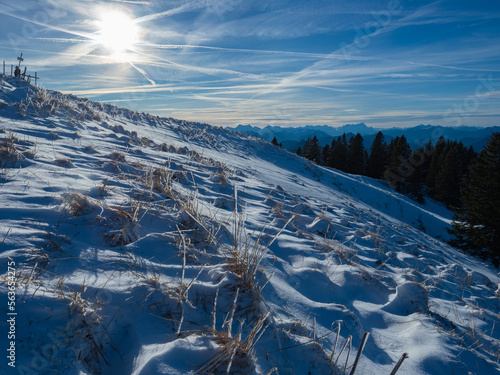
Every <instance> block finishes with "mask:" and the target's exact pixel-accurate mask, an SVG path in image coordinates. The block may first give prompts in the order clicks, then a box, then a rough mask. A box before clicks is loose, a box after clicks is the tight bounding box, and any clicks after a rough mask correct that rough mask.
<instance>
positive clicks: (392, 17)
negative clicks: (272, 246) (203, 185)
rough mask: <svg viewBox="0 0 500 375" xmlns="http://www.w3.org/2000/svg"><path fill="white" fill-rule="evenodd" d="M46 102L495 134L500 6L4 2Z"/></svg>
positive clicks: (248, 120)
mask: <svg viewBox="0 0 500 375" xmlns="http://www.w3.org/2000/svg"><path fill="white" fill-rule="evenodd" d="M0 25H1V26H0V28H1V31H2V32H1V33H0V60H6V63H7V64H12V63H16V57H17V56H19V53H21V52H23V54H24V55H23V56H24V57H25V61H24V62H23V64H24V63H25V64H26V65H27V66H28V69H29V71H31V72H34V71H37V73H38V75H39V76H40V77H41V84H42V86H43V87H45V88H47V89H53V90H59V91H63V92H67V93H74V94H76V95H79V96H84V97H88V98H89V99H92V100H98V101H103V102H108V103H112V104H116V105H118V106H123V107H128V108H131V109H133V110H138V111H141V112H149V113H154V114H158V115H161V116H166V117H175V118H180V119H185V120H193V121H199V122H207V123H210V124H213V125H221V126H227V125H229V126H231V125H237V124H252V125H258V126H265V125H281V126H299V125H306V124H309V125H310V124H328V125H333V126H340V125H343V124H348V123H359V122H365V123H366V124H367V125H370V126H375V127H391V126H401V127H406V126H413V125H419V124H434V125H448V126H452V125H455V126H458V125H477V126H493V125H500V121H499V119H500V105H499V104H500V2H499V1H496V0H495V1H483V0H476V1H470V0H467V1H460V0H451V1H416V0H413V1H409V0H389V1H378V0H370V1H368V0H361V1H354V0H351V1H346V0H339V1H333V0H328V1H327V0H312V1H298V0H296V1H285V0H252V1H250V0H245V1H243V0H204V1H182V0H167V1H155V0H123V1H120V0H115V1H86V0H79V1H74V0H38V1H32V0H23V1H22V2H21V1H17V2H13V1H9V2H6V1H2V4H1V7H0Z"/></svg>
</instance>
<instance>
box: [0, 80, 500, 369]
mask: <svg viewBox="0 0 500 375" xmlns="http://www.w3.org/2000/svg"><path fill="white" fill-rule="evenodd" d="M0 157H1V171H0V172H1V174H0V189H1V190H0V191H1V194H0V223H1V224H0V243H1V248H0V260H1V261H0V272H1V274H2V275H3V278H4V282H3V283H2V284H1V288H0V293H1V298H0V314H2V315H3V316H4V318H3V319H4V322H5V323H3V329H2V330H1V331H2V332H4V337H3V338H2V340H0V342H2V343H3V346H4V348H2V349H3V350H4V353H5V352H8V350H7V349H9V345H10V340H9V339H8V338H7V336H8V332H9V329H11V326H12V325H10V323H9V322H7V320H8V319H9V318H11V317H12V316H13V315H8V313H9V312H10V313H12V312H14V313H16V314H17V315H15V325H14V329H15V345H14V346H15V363H14V364H15V368H13V367H10V366H9V363H11V364H12V360H11V359H8V358H5V356H4V359H3V360H2V363H0V366H1V370H0V373H2V374H16V373H20V374H134V375H138V374H209V373H214V374H225V373H231V374H254V373H255V374H269V375H270V374H280V375H284V374H304V375H307V374H342V373H344V371H345V373H347V374H349V373H351V371H352V369H353V368H352V367H351V366H352V365H353V363H354V360H355V357H356V354H357V351H358V347H359V345H360V343H361V339H362V337H363V334H364V333H365V332H368V333H369V336H368V340H367V343H366V346H365V347H364V350H363V352H362V355H361V357H360V360H359V363H358V365H357V368H356V370H355V374H389V373H390V372H391V371H392V369H393V368H394V366H395V365H396V362H397V361H398V360H399V358H400V357H401V356H402V355H403V353H407V354H408V358H407V359H406V360H405V361H404V362H403V364H402V366H401V368H400V370H399V371H398V374H406V375H416V374H455V375H457V374H494V373H500V371H499V370H500V366H499V364H498V360H499V357H500V346H499V339H500V324H498V323H499V322H498V320H499V313H500V308H499V307H500V300H499V282H500V280H499V275H498V270H497V269H495V268H494V267H492V266H490V265H485V264H483V263H481V262H479V261H478V260H476V259H474V258H471V257H469V256H467V255H465V254H463V253H461V252H459V251H457V250H455V249H453V248H451V247H450V246H448V245H447V244H446V243H445V242H443V240H446V239H447V234H446V230H445V228H446V226H447V225H448V224H449V221H450V218H451V213H450V212H449V211H448V210H446V209H445V208H443V207H442V206H441V205H439V204H436V203H434V202H428V203H427V204H426V205H419V204H417V203H415V202H413V201H411V200H409V199H407V198H405V197H403V196H401V195H399V194H397V193H395V192H393V191H392V190H391V189H389V188H387V187H386V186H385V185H384V184H383V183H381V182H380V181H376V180H372V179H370V178H366V177H360V176H354V175H349V174H345V173H341V172H338V171H335V170H330V169H326V168H322V167H319V166H317V165H314V164H312V163H310V162H309V161H306V160H304V159H302V158H299V157H297V156H295V155H293V154H290V153H288V152H285V151H283V150H281V149H279V148H277V147H274V146H271V145H270V144H269V143H266V142H263V141H261V140H257V139H254V138H251V137H248V136H245V135H242V134H239V133H234V132H228V131H225V130H224V129H221V128H215V127H211V126H209V125H204V124H195V123H189V122H184V121H180V120H175V119H171V118H159V117H155V116H150V115H147V114H138V113H134V112H130V111H128V110H124V109H119V108H116V107H114V106H107V105H102V104H100V103H93V102H90V101H87V100H85V99H80V98H76V97H74V96H64V95H62V94H59V93H55V92H50V91H43V90H40V91H37V90H35V89H34V88H32V87H30V86H28V85H27V84H25V83H24V82H21V81H19V80H16V79H11V78H8V79H3V80H2V81H1V84H0ZM2 241H3V242H2ZM8 262H11V263H10V264H11V265H12V264H14V263H15V266H14V267H13V268H15V269H16V299H15V305H12V304H11V305H10V306H9V305H8V301H9V300H8V294H7V293H8V281H10V280H12V278H9V273H8V270H9V268H8ZM9 307H11V308H12V309H11V310H9ZM339 331H340V334H339V335H337V333H338V332H339ZM344 346H345V347H344ZM351 347H352V348H351ZM343 348H344V349H343ZM342 349H343V350H342ZM333 351H334V353H333V355H332V352H333ZM346 366H347V369H346V368H345V367H346Z"/></svg>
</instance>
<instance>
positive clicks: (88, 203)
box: [63, 192, 97, 216]
mask: <svg viewBox="0 0 500 375" xmlns="http://www.w3.org/2000/svg"><path fill="white" fill-rule="evenodd" d="M63 200H64V204H65V207H66V210H67V211H68V212H69V213H70V214H71V215H73V216H82V215H85V214H88V213H89V212H92V211H93V210H94V209H95V208H96V207H97V205H96V204H95V203H94V202H93V200H92V198H89V197H87V196H85V195H83V194H81V193H77V192H75V193H69V194H64V195H63Z"/></svg>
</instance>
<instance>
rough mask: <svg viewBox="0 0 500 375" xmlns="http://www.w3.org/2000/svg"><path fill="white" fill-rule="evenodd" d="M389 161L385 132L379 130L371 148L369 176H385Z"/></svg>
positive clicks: (368, 166) (367, 172) (367, 168)
mask: <svg viewBox="0 0 500 375" xmlns="http://www.w3.org/2000/svg"><path fill="white" fill-rule="evenodd" d="M387 162H388V150H387V144H386V143H385V140H384V134H382V132H378V133H377V135H376V136H375V139H374V140H373V143H372V146H371V148H370V155H369V158H368V164H367V167H366V175H367V176H368V177H372V178H378V179H381V178H382V177H383V176H384V170H385V167H386V165H387Z"/></svg>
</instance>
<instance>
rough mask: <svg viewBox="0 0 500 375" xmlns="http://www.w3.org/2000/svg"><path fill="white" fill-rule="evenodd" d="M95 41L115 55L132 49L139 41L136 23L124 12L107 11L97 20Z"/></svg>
mask: <svg viewBox="0 0 500 375" xmlns="http://www.w3.org/2000/svg"><path fill="white" fill-rule="evenodd" d="M97 27H98V32H97V33H96V34H95V41H96V42H97V43H98V44H100V45H101V46H102V47H104V48H105V49H106V50H108V51H109V53H110V55H112V56H114V57H116V56H120V55H124V54H126V52H127V51H131V50H133V49H134V46H135V44H136V43H137V42H138V41H139V28H138V26H137V24H136V23H135V22H134V21H133V20H132V19H131V18H130V17H129V16H127V15H126V14H125V13H122V12H119V11H107V12H105V13H104V14H102V16H101V19H100V20H99V21H97Z"/></svg>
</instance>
